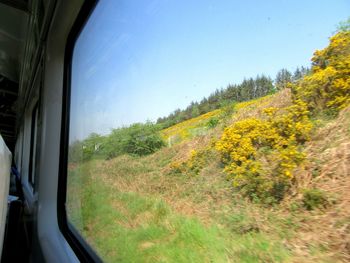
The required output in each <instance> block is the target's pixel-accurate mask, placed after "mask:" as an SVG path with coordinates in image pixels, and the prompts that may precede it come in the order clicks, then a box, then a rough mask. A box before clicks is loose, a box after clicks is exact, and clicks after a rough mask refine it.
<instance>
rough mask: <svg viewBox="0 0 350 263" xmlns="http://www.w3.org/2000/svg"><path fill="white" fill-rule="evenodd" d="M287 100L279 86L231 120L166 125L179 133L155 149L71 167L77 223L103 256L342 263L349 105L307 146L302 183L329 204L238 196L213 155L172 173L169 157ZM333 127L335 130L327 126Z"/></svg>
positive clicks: (169, 132)
mask: <svg viewBox="0 0 350 263" xmlns="http://www.w3.org/2000/svg"><path fill="white" fill-rule="evenodd" d="M289 103H290V99H289V93H288V91H283V92H282V93H279V94H275V95H272V96H267V97H265V98H261V99H258V100H256V101H252V102H245V103H240V104H237V105H236V106H235V109H236V111H235V113H234V114H233V115H232V116H231V117H225V118H223V117H222V116H223V115H222V110H216V111H214V112H212V113H209V114H206V115H204V116H203V115H202V116H199V117H197V118H195V119H192V120H188V121H185V122H183V123H180V124H177V125H175V126H173V127H170V128H168V129H166V130H164V131H163V136H164V137H165V138H167V139H168V138H171V137H172V136H173V137H176V136H177V139H176V140H173V141H171V144H172V147H167V148H163V149H161V150H160V151H158V152H157V153H155V154H153V155H150V156H146V157H142V158H138V157H130V156H120V157H117V158H115V159H113V160H109V161H100V160H98V161H97V160H95V161H91V162H88V163H85V164H83V165H80V166H74V167H71V175H70V177H69V180H70V182H69V187H70V189H69V190H68V204H69V207H68V211H69V214H70V218H71V220H72V221H73V223H74V224H75V225H76V226H77V227H78V228H79V230H80V231H81V232H82V233H83V234H84V236H85V237H86V238H87V239H88V240H89V242H90V243H92V244H93V245H94V246H95V247H96V249H97V251H98V252H99V253H100V254H101V255H102V257H103V258H104V259H106V261H107V262H116V261H118V262H312V261H321V262H322V261H324V262H329V261H332V262H334V261H346V259H347V256H348V255H349V253H347V252H346V249H347V244H348V243H346V239H347V238H349V231H348V230H349V229H348V227H349V217H347V216H348V215H347V213H346V210H345V208H349V198H348V196H347V197H346V195H349V194H348V193H349V191H347V190H350V189H349V186H350V185H349V184H350V183H349V180H348V178H347V179H346V177H344V176H345V174H344V173H345V172H346V171H347V172H348V171H349V169H347V168H349V167H347V165H348V164H347V162H346V160H349V159H348V158H349V151H348V150H349V144H348V142H349V141H350V140H349V136H350V134H349V133H350V125H349V123H350V120H349V110H347V111H346V110H345V111H344V112H342V113H341V114H340V116H339V117H338V119H336V120H325V119H324V118H323V119H322V118H320V120H322V121H321V122H320V121H318V123H319V124H318V125H319V126H320V128H318V130H317V132H315V137H314V139H313V140H312V141H311V142H310V143H309V145H307V146H306V151H307V153H308V156H309V157H310V158H309V159H310V161H309V162H308V163H307V164H306V169H305V171H304V172H300V175H299V176H300V178H302V179H300V180H299V183H300V185H301V188H303V187H304V188H308V187H310V186H315V187H317V188H321V189H324V190H325V191H327V192H329V193H332V194H335V195H340V196H337V198H338V199H337V202H336V204H335V205H333V206H332V207H330V208H328V209H326V210H323V211H321V210H317V211H313V212H308V211H305V209H303V208H302V207H301V205H300V204H301V201H300V196H298V195H296V196H295V197H292V198H290V199H288V200H286V201H285V203H283V204H281V205H280V206H278V207H274V208H264V207H261V206H259V205H258V204H252V203H250V202H248V201H246V200H244V199H243V198H242V197H241V196H239V194H237V193H235V192H233V190H232V187H231V184H230V182H229V181H227V180H226V177H225V175H224V174H223V173H222V167H221V165H220V162H219V159H218V157H217V156H215V154H214V155H213V156H211V158H212V159H211V161H210V164H209V165H207V166H206V167H205V168H204V169H202V170H201V172H200V173H199V174H198V175H193V174H172V173H169V171H170V168H169V166H170V164H171V163H172V162H174V161H183V160H186V159H187V158H188V157H189V156H190V152H191V150H193V149H196V150H198V149H201V148H204V147H205V146H207V145H209V144H210V143H211V142H212V141H213V140H215V139H216V138H218V137H219V136H220V134H221V132H222V129H223V128H224V127H225V126H227V125H229V124H230V123H232V122H234V121H237V120H240V119H243V118H247V117H249V116H256V115H259V114H260V113H261V111H262V109H263V108H265V107H271V106H274V107H282V106H286V105H288V104H289ZM213 116H214V117H215V116H216V117H220V118H222V119H221V121H220V123H219V125H218V126H217V127H215V128H213V129H208V128H207V127H206V126H205V124H206V123H207V121H208V119H209V118H212V117H213ZM346 125H348V126H346ZM321 126H323V127H321ZM335 128H336V130H337V131H338V132H337V133H332V132H330V131H331V130H333V129H335ZM199 130H200V131H201V132H198V131H199ZM327 133H330V134H328V136H327V138H329V139H328V142H327V143H326V142H325V141H324V140H323V137H324V136H326V135H327ZM332 136H333V137H334V138H333V137H332ZM336 138H338V139H336ZM327 150H328V151H330V152H332V154H333V155H332V156H333V157H334V158H333V160H332V159H329V158H327V156H328V155H327V154H326V153H327ZM339 153H340V154H341V158H340V159H339V158H338V157H337V154H339ZM338 161H339V162H340V163H339V165H336V163H337V162H338ZM348 163H349V162H348ZM344 165H345V166H344ZM339 167H341V168H339ZM329 173H331V174H332V176H329V175H328V174H329ZM310 174H313V177H312V176H311V177H310ZM347 176H349V174H347ZM340 181H341V182H342V184H341V186H340V185H339V183H338V184H337V182H340ZM330 182H333V184H332V183H330ZM302 184H303V185H302ZM332 185H333V186H332ZM327 187H328V188H327ZM332 187H333V188H332ZM337 187H338V188H337ZM79 211H80V213H79ZM348 211H349V210H348ZM335 212H337V213H338V214H337V215H336V216H335V217H333V221H334V222H331V224H329V223H330V220H331V219H332V214H333V215H334V213H335ZM334 231H337V232H335V233H336V234H341V237H340V238H339V237H337V236H336V234H335V233H334ZM344 240H345V241H344Z"/></svg>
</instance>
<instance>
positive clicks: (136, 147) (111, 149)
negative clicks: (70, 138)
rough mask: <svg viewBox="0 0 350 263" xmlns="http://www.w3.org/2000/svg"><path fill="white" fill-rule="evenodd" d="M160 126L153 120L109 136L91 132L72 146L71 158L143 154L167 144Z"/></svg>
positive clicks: (82, 158)
mask: <svg viewBox="0 0 350 263" xmlns="http://www.w3.org/2000/svg"><path fill="white" fill-rule="evenodd" d="M159 129H160V127H159V126H158V125H154V124H152V123H151V122H147V123H136V124H133V125H131V126H129V127H123V128H119V129H114V130H112V132H111V134H109V135H107V136H100V135H98V134H91V135H90V136H89V137H88V138H87V139H85V140H84V141H82V142H75V143H73V144H72V145H71V146H70V156H69V158H70V160H74V161H76V159H79V160H80V161H81V160H83V161H86V160H90V159H92V158H105V159H111V158H114V157H116V156H118V155H122V154H131V155H137V156H143V155H147V154H151V153H154V152H156V151H157V150H158V149H160V148H161V147H163V146H165V142H164V141H163V139H162V137H161V136H160V134H159Z"/></svg>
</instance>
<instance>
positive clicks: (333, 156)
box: [289, 107, 350, 262]
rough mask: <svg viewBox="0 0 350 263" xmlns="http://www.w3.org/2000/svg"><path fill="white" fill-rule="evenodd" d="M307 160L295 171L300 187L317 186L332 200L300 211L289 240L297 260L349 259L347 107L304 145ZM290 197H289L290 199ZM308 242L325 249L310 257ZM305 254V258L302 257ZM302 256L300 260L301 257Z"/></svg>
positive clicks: (349, 116) (349, 124)
mask: <svg viewBox="0 0 350 263" xmlns="http://www.w3.org/2000/svg"><path fill="white" fill-rule="evenodd" d="M306 153H307V156H308V160H309V162H308V163H307V164H306V166H305V168H304V169H303V170H302V171H299V174H298V180H297V182H298V188H299V195H298V196H297V197H296V199H301V198H302V194H301V193H302V191H301V190H302V189H306V188H317V189H321V190H323V191H324V192H325V193H327V195H328V197H329V198H330V199H332V200H333V202H334V203H332V204H331V205H330V206H329V207H328V208H326V209H322V210H317V211H313V212H311V213H309V212H303V213H302V214H300V215H299V216H300V218H302V217H305V219H303V220H300V229H299V231H298V234H297V235H296V238H295V239H294V240H292V241H291V242H290V246H291V248H292V250H293V251H295V252H296V254H297V255H298V257H297V258H298V259H300V261H295V262H310V261H311V260H315V261H320V260H325V261H326V260H327V258H328V259H329V260H331V259H332V260H333V261H334V259H336V260H337V262H349V261H350V107H348V108H347V109H344V110H343V111H341V112H340V114H339V116H338V117H337V118H336V119H335V120H333V121H331V122H329V123H328V124H327V125H326V126H325V127H323V128H320V129H319V130H318V131H316V132H315V134H314V136H313V138H312V140H311V141H310V142H309V143H308V144H307V146H306ZM289 201H290V200H289ZM310 245H316V246H319V247H323V248H325V252H324V253H322V254H319V255H315V256H311V257H310ZM306 256H308V257H307V260H305V259H303V258H305V257H306ZM302 259H303V260H302Z"/></svg>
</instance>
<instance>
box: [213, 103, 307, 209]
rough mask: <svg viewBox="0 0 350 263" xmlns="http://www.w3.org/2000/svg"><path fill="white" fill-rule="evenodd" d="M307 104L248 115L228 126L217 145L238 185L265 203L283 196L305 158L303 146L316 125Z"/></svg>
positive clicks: (247, 193)
mask: <svg viewBox="0 0 350 263" xmlns="http://www.w3.org/2000/svg"><path fill="white" fill-rule="evenodd" d="M305 108H306V106H305V105H304V104H303V103H299V104H295V105H293V106H291V107H287V108H283V109H277V108H267V109H265V111H264V112H265V114H266V117H265V119H257V118H248V119H245V120H242V121H238V122H236V123H234V124H233V125H232V126H230V127H228V128H226V129H225V131H224V133H223V135H222V137H221V139H220V140H219V141H218V142H217V143H216V149H217V150H218V151H219V152H220V153H221V158H222V162H223V163H224V164H225V172H226V173H227V174H228V175H229V176H230V177H231V178H232V182H233V186H234V187H236V188H238V189H240V190H241V191H242V193H243V194H245V195H247V196H249V197H250V198H251V199H259V200H261V201H263V202H265V203H273V202H279V201H281V200H282V199H283V197H284V195H285V193H286V192H287V190H288V189H289V187H290V186H291V183H292V179H293V170H294V169H295V168H296V167H297V166H298V165H299V164H300V163H301V162H302V161H303V160H304V158H305V155H304V153H303V152H302V151H301V149H300V146H301V145H302V143H303V142H305V141H307V140H308V139H309V134H310V131H311V128H312V124H311V122H310V120H309V118H308V116H307V114H308V111H307V110H306V109H305Z"/></svg>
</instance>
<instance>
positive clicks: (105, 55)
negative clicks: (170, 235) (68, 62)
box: [71, 0, 350, 141]
mask: <svg viewBox="0 0 350 263" xmlns="http://www.w3.org/2000/svg"><path fill="white" fill-rule="evenodd" d="M349 11H350V1H349V0H317V1H312V0H290V1H286V0H285V1H283V0H241V1H237V0H231V1H229V0H196V1H195V0H186V1H181V0H149V1H136V0H121V1H116V0H101V1H100V2H99V4H98V5H97V7H96V9H95V10H94V12H93V14H92V16H91V17H90V19H89V21H88V22H87V24H86V26H85V28H84V30H83V31H82V33H81V35H80V36H79V38H78V41H77V43H76V46H75V50H74V55H73V73H72V101H71V141H72V140H75V139H82V138H85V137H86V136H87V135H88V134H90V133H91V132H97V133H99V134H107V133H109V132H110V130H111V128H117V127H120V126H125V125H129V124H131V123H134V122H143V121H146V120H151V121H155V120H156V119H157V118H158V117H163V116H166V115H168V114H169V113H170V112H172V111H174V110H175V109H176V108H181V109H183V108H185V107H186V106H188V105H189V103H190V102H191V101H199V100H201V99H202V98H203V97H204V96H208V95H209V94H210V93H212V92H213V91H215V89H217V88H225V87H226V86H227V85H228V84H229V83H239V82H241V81H242V80H243V79H244V78H245V77H246V78H247V77H255V76H256V75H257V74H262V73H263V74H266V75H269V76H271V77H272V78H274V77H275V75H276V73H277V71H278V70H279V69H281V68H287V69H289V70H291V71H294V69H295V68H296V67H297V66H308V65H309V64H310V58H311V56H312V54H313V52H314V50H316V49H321V48H324V47H325V46H326V45H327V43H328V37H330V36H331V35H332V33H333V32H334V31H335V30H336V26H337V24H338V23H339V22H340V21H343V20H346V18H347V17H348V16H349V14H350V12H349Z"/></svg>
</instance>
